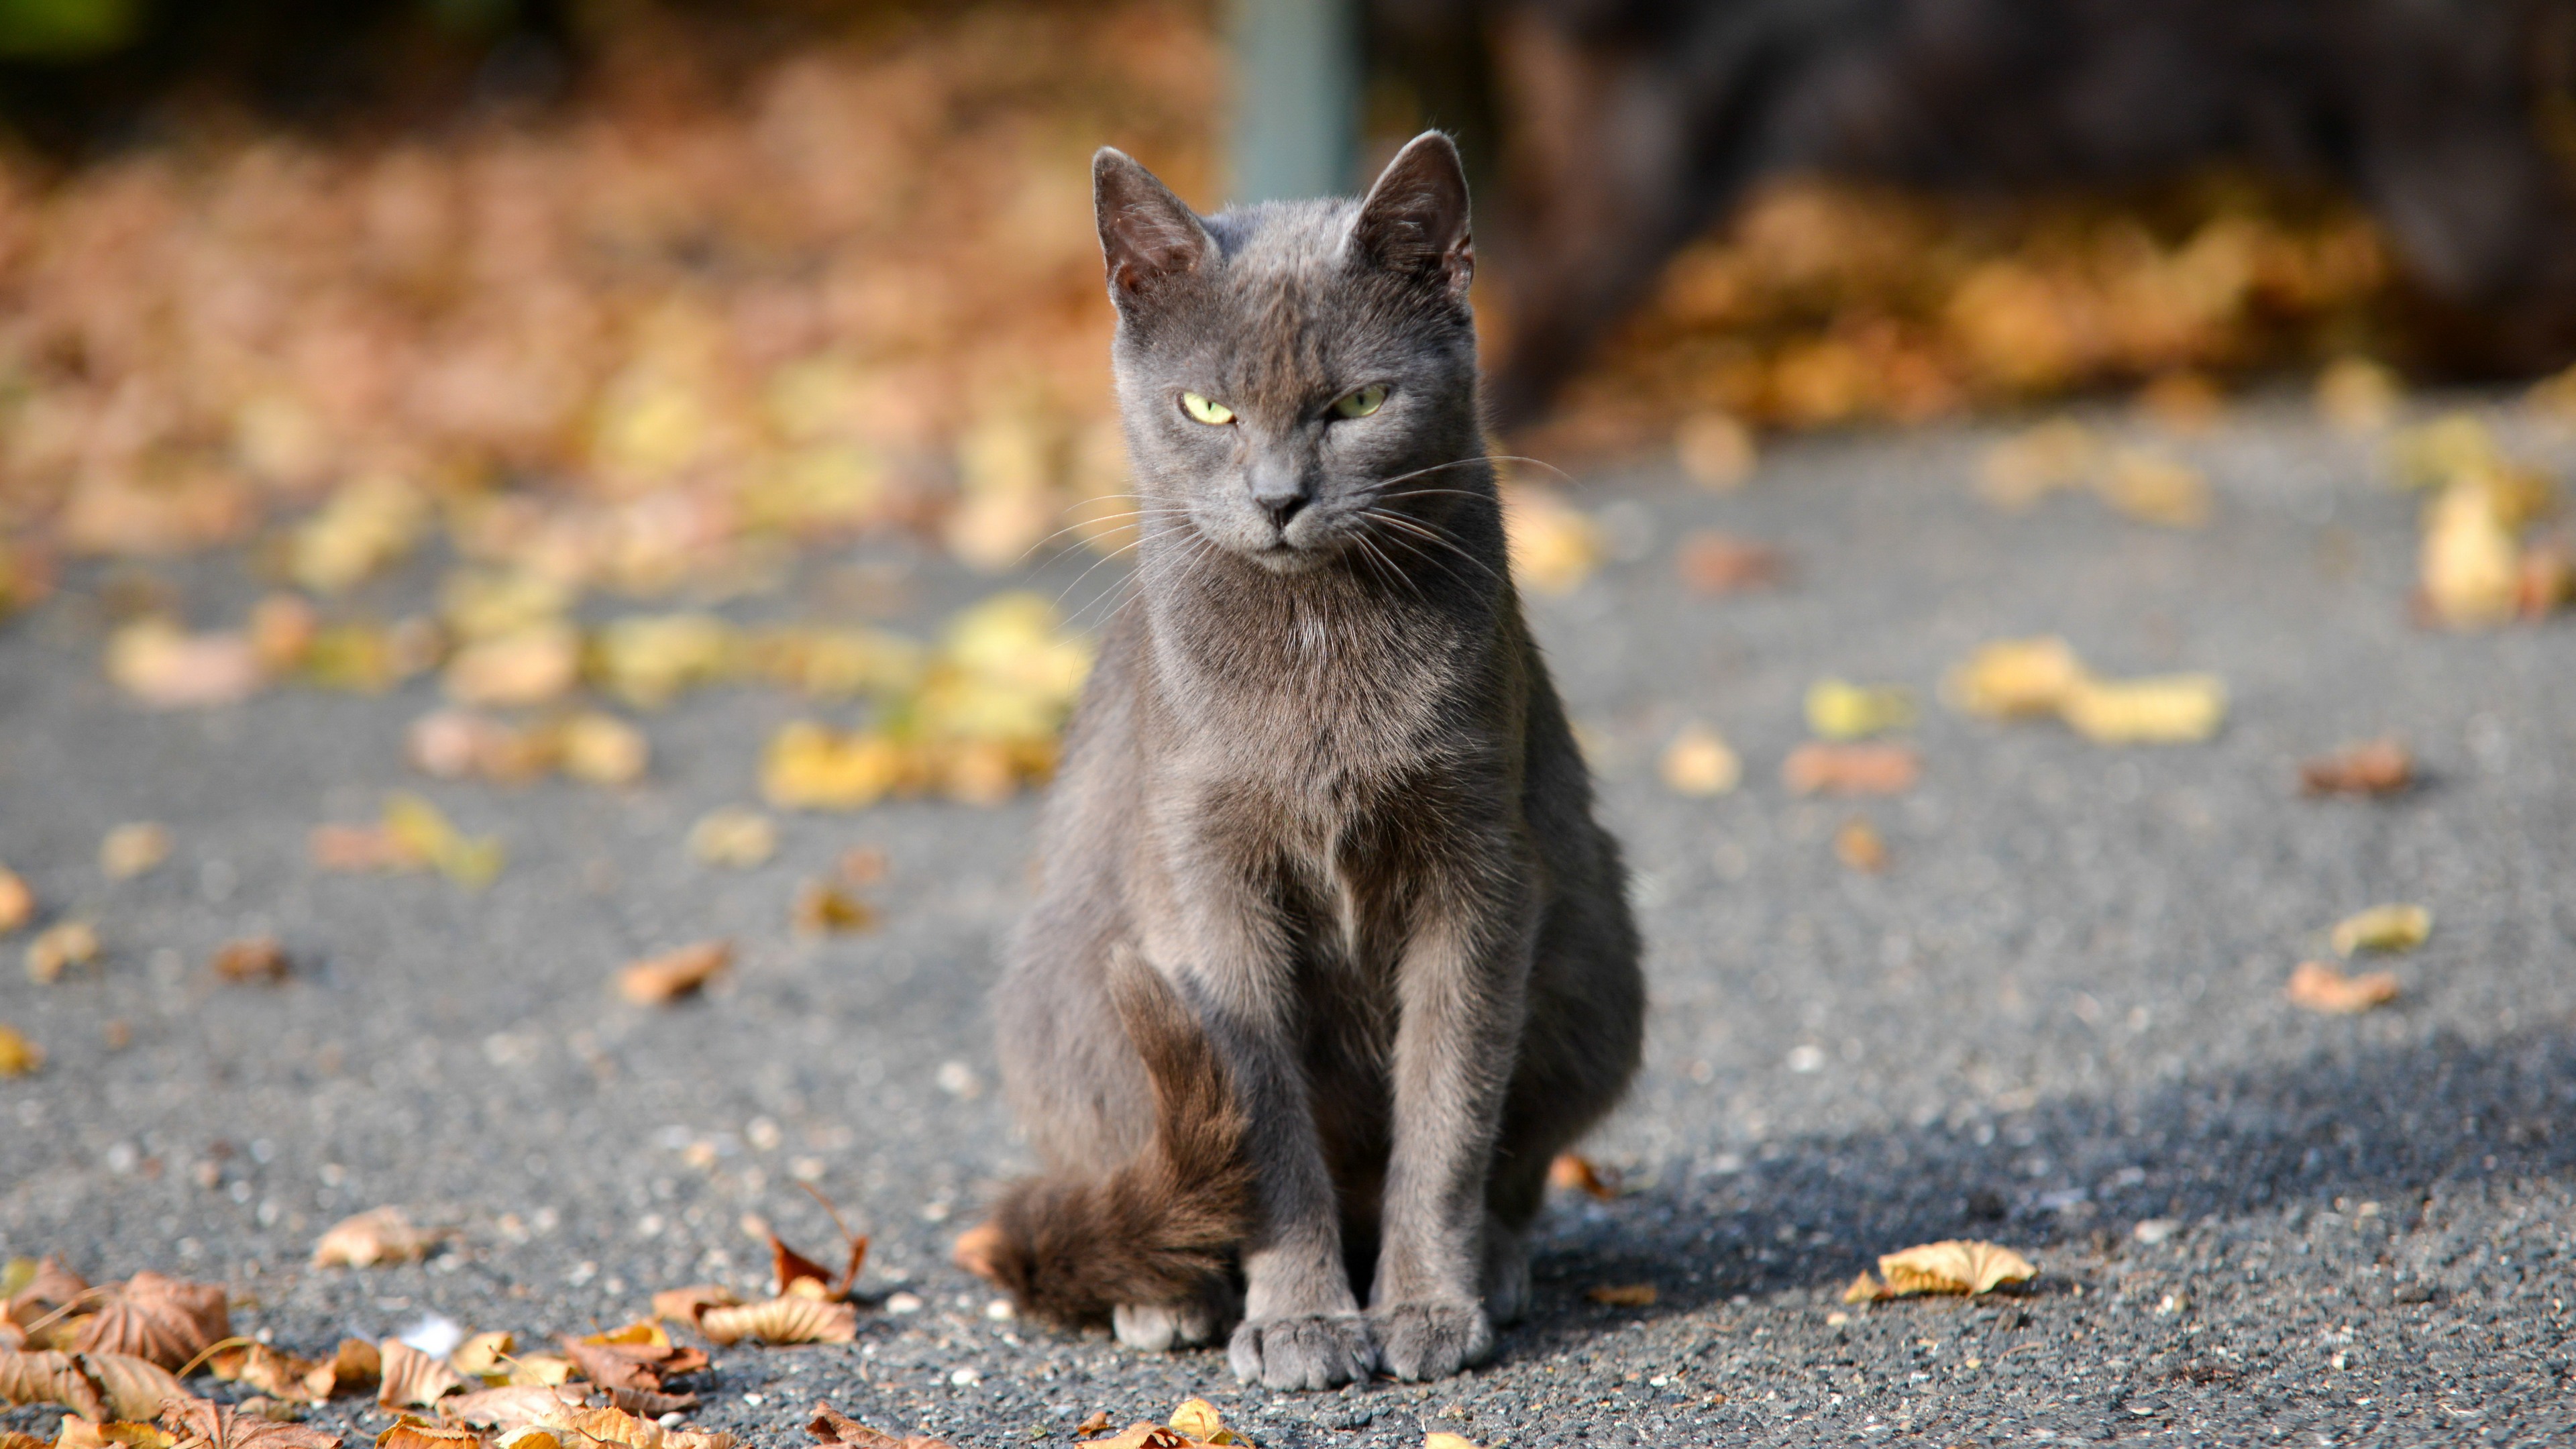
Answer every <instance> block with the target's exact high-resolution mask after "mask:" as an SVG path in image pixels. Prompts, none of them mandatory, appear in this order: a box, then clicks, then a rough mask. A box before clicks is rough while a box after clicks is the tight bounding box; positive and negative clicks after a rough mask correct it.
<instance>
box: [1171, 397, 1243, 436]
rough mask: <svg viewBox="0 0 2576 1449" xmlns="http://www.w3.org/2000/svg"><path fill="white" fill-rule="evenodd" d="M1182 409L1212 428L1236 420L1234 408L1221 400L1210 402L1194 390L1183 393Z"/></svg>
mask: <svg viewBox="0 0 2576 1449" xmlns="http://www.w3.org/2000/svg"><path fill="white" fill-rule="evenodd" d="M1181 410H1182V411H1183V412H1186V413H1188V414H1189V415H1190V416H1191V417H1194V418H1196V419H1198V420H1199V421H1200V422H1203V423H1205V424H1207V425H1208V426H1209V427H1212V428H1221V427H1224V426H1225V425H1226V424H1228V423H1230V422H1233V421H1234V409H1232V408H1230V407H1227V406H1226V405H1225V404H1223V403H1221V402H1209V401H1208V400H1207V399H1206V398H1203V397H1201V396H1199V395H1198V394H1197V393H1194V392H1185V393H1182V394H1181Z"/></svg>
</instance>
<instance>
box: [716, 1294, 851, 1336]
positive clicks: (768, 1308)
mask: <svg viewBox="0 0 2576 1449" xmlns="http://www.w3.org/2000/svg"><path fill="white" fill-rule="evenodd" d="M698 1331H699V1332H700V1333H703V1334H705V1335H706V1336H707V1338H708V1340H709V1341H710V1342H712V1343H716V1344H719V1345H724V1344H732V1343H738V1342H740V1341H741V1340H743V1339H746V1338H756V1339H758V1340H760V1341H761V1342H763V1343H777V1344H787V1343H848V1342H850V1341H851V1340H852V1339H854V1338H856V1337H858V1333H859V1316H858V1310H857V1309H855V1308H852V1307H851V1306H850V1305H849V1304H846V1303H827V1302H825V1301H824V1300H822V1299H820V1298H809V1297H806V1296H804V1295H802V1294H796V1293H784V1294H780V1295H779V1296H778V1297H776V1298H772V1299H769V1300H767V1301H765V1302H761V1303H745V1304H741V1305H738V1306H731V1307H716V1308H709V1309H708V1310H706V1311H705V1312H704V1313H701V1314H699V1315H698Z"/></svg>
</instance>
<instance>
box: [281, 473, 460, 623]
mask: <svg viewBox="0 0 2576 1449" xmlns="http://www.w3.org/2000/svg"><path fill="white" fill-rule="evenodd" d="M428 522H429V501H428V500H427V499H425V498H423V497H422V496H421V494H420V490H419V489H417V488H414V487H413V486H412V485H411V484H409V483H408V482H405V481H404V480H402V479H400V478H394V477H388V476H384V475H377V476H374V477H369V478H363V479H360V480H359V481H357V482H355V483H351V484H348V485H346V486H344V487H342V488H340V489H339V490H338V491H337V492H335V493H333V494H332V495H331V498H330V501H329V502H327V503H325V504H323V505H322V508H321V510H320V511H319V512H317V513H315V514H314V515H313V516H312V517H311V518H309V519H307V520H305V522H304V525H303V526H302V527H301V528H298V529H297V530H296V531H295V538H294V542H293V544H292V546H291V553H290V556H289V558H288V562H287V571H288V572H289V573H290V574H292V575H293V576H294V578H295V581H296V582H297V583H299V584H302V585H303V586H304V587H306V588H308V589H312V590H314V591H315V592H317V593H325V594H336V593H340V592H342V591H344V590H346V589H348V588H350V587H352V586H353V585H355V584H357V583H358V582H359V581H360V580H362V579H365V578H366V577H367V576H368V575H370V574H373V573H375V572H376V571H378V570H379V569H382V568H383V567H385V566H386V565H387V564H390V563H392V562H394V561H395V560H397V559H399V558H401V557H402V556H403V555H404V554H406V553H409V552H410V551H411V547H412V545H413V543H414V542H415V541H416V540H417V539H418V538H419V536H420V531H421V529H422V527H423V526H424V525H426V524H427V523H428Z"/></svg>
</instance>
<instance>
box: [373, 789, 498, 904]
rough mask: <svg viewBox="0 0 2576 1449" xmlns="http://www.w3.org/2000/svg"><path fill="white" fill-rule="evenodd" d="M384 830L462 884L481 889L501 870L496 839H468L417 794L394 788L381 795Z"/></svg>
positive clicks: (435, 807)
mask: <svg viewBox="0 0 2576 1449" xmlns="http://www.w3.org/2000/svg"><path fill="white" fill-rule="evenodd" d="M384 829H385V833H386V834H387V835H388V836H390V837H392V838H393V839H394V840H395V841H397V842H399V843H400V844H401V846H402V848H403V849H404V850H405V851H407V852H409V853H410V855H411V856H412V857H413V858H414V859H417V860H421V861H425V862H427V863H428V864H429V866H430V867H431V868H432V869H434V870H436V871H437V872H438V873H439V874H440V875H443V876H445V877H447V878H448V879H449V880H452V881H454V882H456V883H457V884H458V885H461V886H463V887H465V888H466V889H467V890H481V889H482V888H483V887H485V886H488V885H490V884H491V883H492V881H493V878H494V877H496V876H498V875H499V874H500V873H501V865H502V862H503V859H504V856H503V852H502V849H501V842H500V839H499V838H498V837H496V836H484V837H482V838H480V839H475V838H469V837H467V836H466V835H464V834H463V833H462V832H460V831H458V830H457V828H456V827H455V826H454V825H451V824H449V823H448V819H447V816H446V815H445V814H444V813H442V812H441V811H440V810H439V808H438V807H437V806H435V805H432V804H430V803H429V802H428V801H427V800H424V799H422V798H421V797H419V796H418V795H414V794H410V793H408V792H406V791H396V792H395V793H393V794H391V795H388V796H386V797H385V815H384Z"/></svg>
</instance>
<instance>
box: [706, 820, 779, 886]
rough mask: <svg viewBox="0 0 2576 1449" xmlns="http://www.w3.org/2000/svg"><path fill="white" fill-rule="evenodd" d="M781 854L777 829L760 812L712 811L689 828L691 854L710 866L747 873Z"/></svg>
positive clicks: (773, 823) (774, 824)
mask: <svg viewBox="0 0 2576 1449" xmlns="http://www.w3.org/2000/svg"><path fill="white" fill-rule="evenodd" d="M777 853H778V826H777V824H776V823H775V822H773V821H772V820H771V819H770V818H769V817H768V816H766V815H763V814H761V813H760V812H759V811H757V810H745V809H743V808H741V807H740V806H731V805H729V806H726V807H724V808H722V809H717V810H710V811H708V812H707V813H706V814H704V815H701V816H699V817H698V821H697V823H696V824H695V825H692V826H690V827H689V854H691V855H693V856H695V857H697V858H698V859H699V860H701V861H704V862H705V863H706V864H708V865H729V866H732V867H734V868H736V869H744V870H747V869H749V868H750V867H752V866H756V865H759V864H761V863H763V862H765V861H767V860H768V859H769V858H770V857H771V856H772V855H775V854H777Z"/></svg>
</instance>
